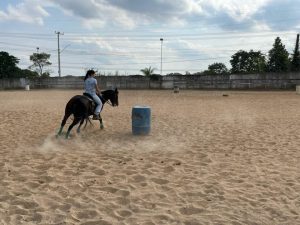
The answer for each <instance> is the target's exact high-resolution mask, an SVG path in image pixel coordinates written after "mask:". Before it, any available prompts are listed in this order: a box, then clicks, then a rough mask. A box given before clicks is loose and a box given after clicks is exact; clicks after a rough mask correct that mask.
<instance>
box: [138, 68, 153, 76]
mask: <svg viewBox="0 0 300 225" xmlns="http://www.w3.org/2000/svg"><path fill="white" fill-rule="evenodd" d="M155 70H156V69H155V68H152V67H151V66H149V67H148V68H147V67H146V68H145V69H141V72H142V73H143V74H144V75H145V76H146V77H148V76H151V75H153V74H154V71H155Z"/></svg>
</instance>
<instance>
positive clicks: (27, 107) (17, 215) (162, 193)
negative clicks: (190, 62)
mask: <svg viewBox="0 0 300 225" xmlns="http://www.w3.org/2000/svg"><path fill="white" fill-rule="evenodd" d="M78 93H80V91H78V90H77V91H74V90H73V91H57V90H52V91H29V92H26V91H2V92H0V106H1V107H0V121H1V122H0V178H1V179H0V224H85V225H93V224H94V225H109V224H112V225H114V224H120V225H121V224H128V225H134V224H139V225H140V224H141V225H153V224H158V225H162V224H183V225H198V224H234V225H239V224H241V225H243V224H270V225H274V224H278V225H279V224H280V225H282V224H286V225H294V224H295V225H296V224H300V95H296V94H295V93H294V92H226V93H227V94H229V96H228V97H223V96H222V94H223V92H220V91H219V92H215V91H211V92H206V91H180V93H179V94H174V93H173V92H172V91H122V90H121V91H120V96H119V102H120V106H119V107H117V108H112V107H111V106H109V105H106V106H105V107H104V111H103V113H102V117H103V119H104V125H105V129H104V130H100V129H99V124H98V123H96V122H93V124H94V126H87V128H86V129H85V130H83V131H82V133H81V134H80V135H77V134H76V133H75V129H74V130H73V133H72V137H71V139H69V140H65V139H64V138H59V139H56V138H55V132H56V131H57V130H58V128H59V124H60V122H61V119H62V116H63V112H64V107H65V104H66V102H67V101H68V100H69V99H70V98H71V97H72V96H73V95H75V94H78ZM136 104H144V105H148V106H150V107H151V110H152V124H151V127H152V132H151V135H149V136H143V137H139V136H132V135H131V109H132V106H133V105H136Z"/></svg>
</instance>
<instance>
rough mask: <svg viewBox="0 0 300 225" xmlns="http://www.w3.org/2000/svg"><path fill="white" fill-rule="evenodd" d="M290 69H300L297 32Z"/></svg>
mask: <svg viewBox="0 0 300 225" xmlns="http://www.w3.org/2000/svg"><path fill="white" fill-rule="evenodd" d="M291 71H300V52H299V34H297V39H296V44H295V49H294V53H293V54H292V60H291Z"/></svg>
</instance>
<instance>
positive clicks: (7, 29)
mask: <svg viewBox="0 0 300 225" xmlns="http://www.w3.org/2000/svg"><path fill="white" fill-rule="evenodd" d="M299 31H300V0H243V1H241V0H143V1H142V0H84V1H83V0H0V51H6V52H8V53H9V54H11V55H13V56H15V57H17V58H19V59H20V62H19V64H18V66H19V67H20V68H22V69H26V68H28V67H29V66H30V65H31V64H32V63H31V62H30V59H29V57H30V55H32V54H33V53H35V52H37V51H38V52H39V53H41V52H45V53H48V54H50V55H51V57H50V61H51V63H52V65H51V66H50V67H48V68H47V69H49V70H50V71H51V76H58V35H57V32H60V35H59V40H60V52H61V54H60V58H61V74H62V76H66V75H74V76H83V75H84V74H85V71H86V70H87V69H96V70H97V71H98V72H100V73H101V74H105V75H134V74H142V73H141V71H140V70H141V69H144V68H146V67H147V68H148V67H150V66H151V67H152V68H155V73H157V74H160V73H161V74H162V75H166V74H170V73H182V74H186V73H195V72H201V71H204V70H206V69H207V67H208V66H209V65H211V64H213V63H215V62H221V63H224V64H225V65H226V66H227V68H228V69H230V67H231V66H230V58H231V56H232V55H233V54H234V53H236V52H237V51H239V50H245V51H249V50H251V49H252V50H254V51H261V52H262V53H264V54H267V53H268V51H269V50H270V49H271V48H272V45H273V44H274V40H275V38H276V37H280V38H281V40H282V43H283V44H284V45H285V47H286V49H287V50H288V51H289V52H290V53H292V52H293V48H294V46H295V42H296V35H297V33H299ZM161 38H162V39H163V40H162V41H161V40H160V39H161Z"/></svg>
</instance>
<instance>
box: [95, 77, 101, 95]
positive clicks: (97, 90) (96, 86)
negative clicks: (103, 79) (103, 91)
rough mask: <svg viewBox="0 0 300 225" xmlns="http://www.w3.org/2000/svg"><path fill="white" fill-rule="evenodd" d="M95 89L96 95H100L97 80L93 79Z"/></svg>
mask: <svg viewBox="0 0 300 225" xmlns="http://www.w3.org/2000/svg"><path fill="white" fill-rule="evenodd" d="M95 88H96V93H97V94H100V88H99V87H98V84H97V80H96V79H95Z"/></svg>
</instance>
